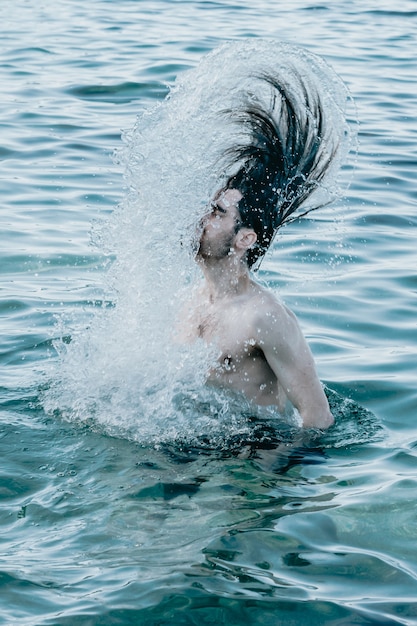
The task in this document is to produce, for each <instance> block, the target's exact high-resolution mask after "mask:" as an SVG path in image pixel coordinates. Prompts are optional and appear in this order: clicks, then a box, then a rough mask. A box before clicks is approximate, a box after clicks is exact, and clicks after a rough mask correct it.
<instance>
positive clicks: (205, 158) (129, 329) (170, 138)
mask: <svg viewBox="0 0 417 626" xmlns="http://www.w3.org/2000/svg"><path fill="white" fill-rule="evenodd" d="M264 72H272V73H274V74H276V75H278V76H279V75H282V76H283V77H285V81H286V84H287V85H288V86H289V88H290V89H291V90H292V91H293V93H297V91H298V92H299V90H300V85H299V83H298V82H297V80H298V79H297V76H299V75H301V76H303V80H305V82H306V83H307V84H311V86H312V87H313V88H315V89H318V90H319V91H320V93H322V94H323V102H324V105H325V111H326V116H327V118H328V127H329V128H332V129H333V132H335V133H336V134H337V135H338V136H339V137H340V138H341V139H342V142H343V146H345V147H346V148H345V149H343V150H341V152H340V155H339V157H338V159H335V162H334V164H333V171H332V172H330V175H329V179H328V183H327V184H326V185H323V186H322V187H321V188H320V189H319V190H318V191H317V192H315V193H317V194H321V196H322V197H320V201H323V200H325V199H326V198H328V197H329V196H334V195H337V185H336V182H335V172H336V170H337V169H338V167H339V165H340V162H339V160H340V159H343V153H344V152H346V151H347V150H348V144H349V142H348V132H347V125H346V121H345V113H344V108H345V104H346V101H347V93H346V90H345V87H344V86H343V84H342V82H341V81H340V79H338V77H337V76H336V75H335V74H334V73H333V71H332V70H331V69H330V68H329V67H328V65H327V64H326V63H325V62H324V61H322V60H321V59H320V58H318V57H316V56H315V55H312V54H310V53H307V52H306V51H303V50H301V49H298V48H296V47H294V46H290V45H288V44H279V43H277V42H276V41H264V40H259V39H255V40H248V41H243V42H235V43H231V44H225V45H224V46H222V47H220V48H219V49H218V50H215V51H213V52H212V53H210V54H209V55H207V56H206V57H205V58H203V59H202V61H201V62H200V64H199V65H198V66H197V67H196V68H195V69H193V70H191V71H189V72H186V73H184V74H183V75H182V76H181V77H180V78H179V79H178V80H177V82H176V84H175V85H174V87H173V89H172V90H171V92H170V94H169V95H168V97H167V98H166V99H165V100H164V101H163V102H161V103H159V104H158V105H157V106H155V107H153V108H152V109H150V110H149V111H146V112H145V113H144V114H143V115H142V116H141V117H140V118H139V119H138V120H137V123H136V125H135V126H134V128H133V129H132V130H131V131H130V132H127V133H125V135H124V137H123V139H124V148H123V149H122V150H121V151H120V152H119V154H118V159H119V161H120V163H121V164H122V166H123V167H124V169H125V176H126V180H127V184H128V189H129V191H128V193H127V194H126V197H125V198H124V199H123V201H122V202H121V204H120V206H119V207H118V208H117V209H116V210H115V211H114V213H113V214H112V216H111V218H110V219H109V220H108V222H106V224H104V225H102V227H101V229H100V232H99V236H98V239H99V240H100V242H101V245H102V246H103V249H105V250H106V251H107V252H109V253H111V254H112V255H114V257H115V259H116V260H115V261H114V263H113V265H112V267H111V269H110V271H109V274H108V277H107V278H108V299H109V300H111V301H112V303H113V306H111V307H106V308H103V307H98V308H97V310H96V311H95V315H94V317H93V319H92V321H91V323H90V325H89V327H88V328H79V329H78V330H76V332H74V333H72V340H71V342H70V343H67V342H65V341H62V340H61V341H58V342H57V343H56V347H57V350H58V353H59V368H57V369H56V370H55V372H54V376H53V377H54V380H53V382H52V384H51V386H50V388H49V390H48V391H47V392H46V394H45V399H44V406H45V408H46V410H47V411H48V412H49V413H56V412H58V413H59V414H60V415H61V416H63V417H64V418H66V419H70V420H77V421H81V422H92V423H94V424H96V425H98V426H99V427H100V428H101V429H104V430H105V431H106V432H108V433H111V434H115V435H118V436H128V437H132V438H134V439H136V440H138V441H143V442H153V443H155V442H160V441H163V440H172V439H175V438H177V437H191V438H192V437H193V436H197V435H198V436H199V435H201V433H209V436H210V437H211V438H212V439H213V440H214V439H215V438H216V437H217V434H218V433H222V432H224V431H225V430H227V432H228V435H230V434H233V432H235V433H247V432H248V429H249V430H250V429H251V426H250V424H249V422H248V420H247V415H248V412H247V411H245V410H244V407H242V403H241V402H240V403H239V402H235V401H232V400H231V397H230V395H229V394H223V395H222V394H219V393H215V392H213V391H210V390H207V389H206V388H205V386H204V383H205V373H206V372H207V370H208V367H209V366H210V364H211V363H213V361H214V360H215V357H216V355H215V353H214V352H213V350H210V349H208V347H207V346H206V345H205V344H203V342H196V343H195V345H193V346H183V345H180V344H179V343H177V342H176V341H175V339H174V334H175V331H174V328H175V324H176V320H177V319H178V316H179V314H180V313H179V312H180V310H181V302H182V301H183V300H184V298H186V293H187V290H188V289H189V288H190V284H192V283H194V282H195V281H196V280H198V270H197V268H196V265H195V262H194V259H193V254H192V240H193V237H195V224H196V223H198V220H199V219H200V218H201V216H202V215H203V213H204V212H205V210H206V206H207V204H208V202H209V200H210V198H211V197H212V196H213V194H214V193H215V191H216V190H218V189H219V187H221V185H222V182H223V181H224V180H225V178H226V177H227V176H229V175H230V173H231V172H227V171H224V169H223V165H222V155H223V154H224V153H225V151H226V150H227V149H228V148H229V147H230V145H231V142H233V141H234V140H235V138H236V137H235V135H234V133H235V130H234V129H232V127H231V123H230V120H228V118H227V116H226V115H225V114H224V112H225V110H227V109H234V108H235V107H236V106H239V105H240V104H241V103H242V102H243V99H244V98H245V97H246V96H247V94H248V93H249V94H252V97H256V98H257V99H260V100H263V99H264V100H268V99H270V93H267V92H264V91H262V88H261V87H260V84H259V83H260V81H259V80H258V79H256V76H259V75H260V74H262V73H264ZM314 201H317V198H315V199H314ZM303 208H304V209H305V207H303ZM65 334H67V333H66V332H65V330H64V331H63V332H62V335H63V336H64V335H65ZM250 412H251V413H252V414H253V408H252V409H251V411H250ZM245 415H246V417H245Z"/></svg>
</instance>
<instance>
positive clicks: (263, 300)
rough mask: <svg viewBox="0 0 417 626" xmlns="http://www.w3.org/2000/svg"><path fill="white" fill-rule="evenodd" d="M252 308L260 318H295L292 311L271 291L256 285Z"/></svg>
mask: <svg viewBox="0 0 417 626" xmlns="http://www.w3.org/2000/svg"><path fill="white" fill-rule="evenodd" d="M251 304H252V306H253V308H254V311H256V313H257V314H258V315H259V316H260V317H265V318H269V317H271V316H272V317H286V316H288V315H289V316H290V317H294V314H293V313H292V311H291V310H290V309H289V308H288V307H287V306H286V305H285V304H284V302H282V300H280V299H279V298H278V297H277V296H276V295H275V294H274V293H273V292H272V291H271V290H270V289H266V288H265V287H263V286H262V285H259V284H257V283H254V289H253V297H252V303H251Z"/></svg>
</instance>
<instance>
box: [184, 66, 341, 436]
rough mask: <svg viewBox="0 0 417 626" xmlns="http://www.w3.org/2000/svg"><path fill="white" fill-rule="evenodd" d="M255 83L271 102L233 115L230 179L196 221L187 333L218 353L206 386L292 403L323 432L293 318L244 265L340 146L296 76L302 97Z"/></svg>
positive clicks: (315, 383) (312, 377)
mask: <svg viewBox="0 0 417 626" xmlns="http://www.w3.org/2000/svg"><path fill="white" fill-rule="evenodd" d="M258 78H259V80H261V81H262V82H263V84H264V86H265V85H267V86H268V87H269V88H270V90H271V94H272V95H271V99H270V102H271V105H270V107H269V108H265V106H264V105H263V104H261V103H260V102H259V101H256V99H254V98H253V96H252V97H251V98H250V100H248V102H247V104H246V105H245V106H244V107H242V108H241V109H239V110H238V111H235V112H232V117H233V119H234V120H235V121H236V122H237V123H238V125H239V129H240V132H241V141H240V143H238V145H237V146H235V147H234V148H232V149H230V150H228V151H227V154H226V156H227V157H232V159H231V160H232V166H234V168H235V173H234V174H232V175H230V176H229V177H228V178H227V179H226V182H225V184H224V185H223V186H222V187H221V189H220V191H218V192H217V193H216V195H215V197H214V200H213V202H212V205H211V207H210V211H209V212H208V213H207V214H206V215H205V216H204V217H203V218H202V221H201V224H200V231H199V232H200V237H199V242H198V250H197V254H196V259H197V261H198V263H199V264H200V265H201V268H202V271H203V274H204V283H203V286H202V288H201V291H200V293H199V297H198V303H197V304H196V305H195V306H194V307H193V309H192V314H191V316H190V320H189V324H190V327H189V330H190V334H191V336H193V337H201V338H203V339H204V340H205V341H207V343H209V344H211V345H214V346H215V347H216V349H217V350H218V352H219V355H220V357H219V362H218V365H217V367H214V368H213V369H212V371H211V372H210V374H209V382H210V383H212V384H216V385H220V386H222V387H225V388H230V389H232V390H234V391H237V392H240V393H242V394H243V395H244V396H245V397H246V398H247V399H248V400H250V401H252V402H254V403H255V404H257V405H261V406H276V407H277V410H278V411H284V410H285V408H286V406H287V404H288V402H290V403H291V404H292V405H293V407H295V408H296V409H297V411H298V413H299V415H300V418H301V421H302V424H303V426H304V427H306V428H328V427H329V426H331V425H332V424H333V421H334V420H333V416H332V414H331V412H330V409H329V405H328V402H327V398H326V396H325V394H324V391H323V388H322V385H321V383H320V381H319V379H318V377H317V373H316V369H315V365H314V361H313V357H312V354H311V352H310V350H309V347H308V345H307V343H306V340H305V339H304V337H303V334H302V332H301V330H300V327H299V325H298V322H297V320H296V318H295V316H294V314H293V313H292V312H291V311H290V310H289V309H288V308H287V307H286V306H284V305H283V304H282V303H280V302H279V301H278V300H277V299H276V298H275V297H274V296H273V295H272V294H271V293H269V292H268V291H267V290H266V289H264V288H263V287H262V286H261V285H259V284H258V283H257V282H256V281H255V280H254V279H253V277H252V276H251V274H250V268H252V267H253V266H254V265H255V264H256V263H257V262H258V263H259V260H260V259H262V257H263V255H264V254H265V252H266V250H267V249H268V247H269V246H270V244H271V242H272V240H273V237H274V234H275V233H276V231H277V229H278V228H279V227H280V226H282V224H284V223H287V222H288V221H291V220H292V219H294V218H291V219H290V216H292V215H293V214H294V212H295V211H296V210H297V209H298V208H299V207H300V206H301V205H302V203H303V202H304V201H305V200H306V198H307V197H309V196H310V195H311V193H312V192H313V191H315V190H316V189H317V188H318V187H319V185H320V183H321V181H322V179H323V177H324V175H325V173H326V171H327V170H328V168H329V166H330V164H331V161H332V159H333V157H334V156H335V154H336V152H337V149H338V144H337V142H336V141H334V139H333V138H332V137H333V136H332V135H331V134H329V132H328V128H327V126H326V117H325V115H324V114H323V106H322V103H321V100H320V97H319V94H318V93H313V94H311V93H309V92H308V89H307V87H306V85H305V84H304V82H303V80H304V79H303V77H302V76H299V77H298V80H299V85H300V86H301V89H300V90H299V91H298V94H297V96H298V99H297V97H296V96H295V95H294V93H291V92H290V90H289V89H287V88H286V86H285V84H283V83H282V82H280V83H279V82H278V81H277V80H276V79H275V78H274V77H271V76H267V75H264V76H261V77H258ZM300 93H302V95H303V97H302V101H301V102H300V97H299V96H300ZM229 113H231V112H230V111H229ZM236 168H237V169H236ZM314 208H317V207H314ZM308 210H312V208H311V207H310V209H308Z"/></svg>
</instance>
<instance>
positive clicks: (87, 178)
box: [0, 0, 417, 626]
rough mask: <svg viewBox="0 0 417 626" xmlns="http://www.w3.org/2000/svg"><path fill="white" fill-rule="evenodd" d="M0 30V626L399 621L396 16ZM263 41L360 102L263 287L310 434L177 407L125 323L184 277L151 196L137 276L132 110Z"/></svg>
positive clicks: (413, 99)
mask: <svg viewBox="0 0 417 626" xmlns="http://www.w3.org/2000/svg"><path fill="white" fill-rule="evenodd" d="M0 16H1V23H2V46H1V48H0V55H1V64H0V77H1V85H2V87H1V90H2V96H3V97H2V98H1V100H0V107H1V120H2V141H1V146H0V159H1V187H2V199H3V206H2V211H1V213H0V215H1V218H0V219H1V228H2V233H3V237H2V246H1V252H0V254H1V257H0V258H1V267H2V285H1V286H2V299H1V322H0V329H1V334H2V350H1V365H2V368H1V379H0V394H1V395H0V399H1V407H2V411H1V427H0V438H1V445H2V466H1V475H0V494H1V505H2V506H1V529H2V539H1V542H2V548H1V574H0V585H1V595H0V607H1V610H0V623H4V624H19V625H21V624H25V625H27V624H33V625H54V626H57V625H67V624H68V625H71V626H72V625H75V624H82V625H83V626H85V625H87V624H94V625H100V626H101V625H112V624H123V625H125V624H138V625H155V626H156V624H164V625H165V624H175V625H177V624H178V625H188V624H190V625H191V624H199V625H201V624H233V625H241V624H242V625H243V624H253V625H256V626H257V625H264V624H268V626H269V625H270V624H297V625H298V624H300V625H304V624H338V625H341V624H344V625H351V624H414V623H417V602H416V598H417V582H416V575H417V550H416V547H415V537H416V527H417V516H416V504H415V500H416V495H417V481H416V467H417V462H416V451H417V435H416V434H415V415H416V403H417V402H416V401H417V393H416V366H415V353H416V347H417V333H416V330H417V322H416V315H415V311H416V293H417V282H416V272H415V262H416V253H415V239H416V227H417V218H416V192H415V184H414V176H415V174H414V172H415V169H416V161H417V153H416V130H415V123H414V121H415V110H416V104H417V95H416V90H415V76H416V70H417V62H416V57H415V39H416V38H415V33H416V19H417V4H416V2H415V1H412V0H408V1H405V2H403V3H401V4H396V5H394V4H393V3H392V2H388V1H387V0H382V1H380V2H378V3H377V4H376V3H371V2H359V1H358V0H353V1H350V2H347V1H346V2H345V1H344V0H341V1H340V2H337V3H336V2H335V3H332V4H330V3H328V4H327V5H326V4H323V3H322V4H315V3H313V2H308V1H306V0H297V1H295V2H282V3H279V4H278V3H277V4H272V3H269V2H263V1H259V2H257V3H249V2H247V1H246V0H244V1H242V2H235V3H231V2H227V3H226V2H196V1H189V2H176V1H172V0H171V1H170V2H168V1H167V2H163V1H155V2H151V1H150V0H149V1H139V0H136V1H133V0H130V1H128V0H119V1H118V2H115V1H113V2H112V1H109V0H92V1H91V2H88V3H83V2H81V1H80V0H62V1H61V2H58V3H57V2H52V1H51V0H41V1H39V2H34V1H33V0H26V1H24V0H16V1H15V2H13V3H12V2H9V1H8V0H5V1H4V2H3V3H2V4H1V5H0ZM258 37H268V38H274V39H275V38H276V39H279V40H283V41H287V42H291V43H295V44H301V45H304V46H305V47H306V48H307V49H308V50H309V51H311V52H313V53H316V54H320V55H322V56H323V57H324V58H325V60H326V61H327V62H329V63H330V64H331V65H332V67H333V68H334V69H335V71H336V72H337V73H338V74H339V75H340V76H341V77H342V78H343V80H344V82H345V83H346V85H347V86H348V88H349V90H350V93H351V95H352V97H353V99H354V102H355V107H356V110H353V111H352V110H351V111H350V113H349V115H350V116H351V120H352V125H353V126H358V129H357V130H358V147H357V154H356V156H355V155H354V154H353V155H352V157H351V159H350V160H349V161H348V163H347V165H346V166H345V168H344V169H343V171H342V183H343V184H344V185H345V186H346V185H347V184H348V182H350V186H349V188H348V190H347V191H346V193H345V196H344V198H343V199H341V200H339V201H338V202H337V203H335V204H334V206H333V207H329V208H326V209H325V210H323V211H322V212H318V213H317V214H314V215H312V217H311V218H310V219H308V220H305V221H304V222H303V223H300V224H294V225H293V226H291V227H289V228H287V229H285V230H284V231H283V232H282V233H281V235H280V236H279V237H278V238H277V240H276V242H275V245H274V249H273V250H272V251H271V254H270V255H269V256H268V258H267V259H266V260H265V262H264V264H263V266H262V270H261V272H260V278H261V280H265V281H267V282H268V284H269V285H270V287H271V288H272V289H273V290H274V291H275V292H276V293H277V294H278V295H279V296H280V297H282V298H283V299H284V300H285V302H286V303H287V304H288V305H289V306H290V307H291V308H292V309H293V310H294V311H295V313H296V314H297V316H298V318H299V320H300V323H301V325H302V327H303V329H304V332H305V334H306V336H307V337H308V339H309V342H310V345H311V347H312V349H313V351H314V353H315V356H316V360H317V366H318V370H319V374H320V378H321V379H322V381H323V382H324V383H325V384H326V386H327V389H328V394H329V397H330V400H331V403H332V406H333V408H334V411H335V413H336V418H337V419H336V425H335V427H334V428H333V429H331V430H330V431H329V432H328V433H326V435H324V436H322V437H318V436H317V437H315V436H311V437H310V436H309V437H307V436H305V437H300V436H299V433H297V432H296V431H294V430H293V429H291V428H289V427H285V424H283V423H282V424H279V423H278V422H277V420H274V419H270V418H268V417H267V416H261V418H259V419H255V418H254V417H253V416H252V418H251V419H249V418H248V417H247V416H245V414H244V412H243V413H242V414H239V411H237V410H236V407H234V406H233V405H232V404H231V403H229V404H228V403H226V402H225V401H224V399H222V398H218V397H207V396H206V395H205V392H204V391H203V390H202V389H200V390H198V391H199V393H198V394H196V393H195V387H194V388H193V390H192V394H188V391H187V389H186V388H181V389H179V391H178V390H177V391H178V393H177V394H176V395H175V396H174V395H173V393H172V388H171V387H170V384H171V383H172V376H174V374H173V370H172V369H170V368H172V362H171V361H170V359H169V357H170V356H172V355H170V354H168V353H165V352H164V353H163V354H161V353H158V352H157V351H156V352H155V351H153V348H154V347H155V345H157V344H155V342H156V341H162V340H163V338H164V337H163V336H162V337H156V338H154V337H153V336H152V337H153V339H152V342H150V341H149V336H150V335H149V333H148V330H149V329H148V327H146V328H143V327H142V328H141V327H140V324H138V322H137V318H138V317H139V318H140V315H139V313H142V312H143V311H144V310H146V311H147V313H148V318H146V319H149V315H150V314H153V317H154V318H155V320H156V321H158V320H159V319H162V320H163V319H166V317H165V318H164V317H163V316H164V315H165V316H166V315H168V313H167V312H166V311H165V305H166V304H167V297H166V295H164V294H163V293H162V292H161V291H158V289H154V291H153V292H152V293H150V292H147V291H146V289H147V288H148V287H149V282H150V279H151V278H152V279H153V274H152V272H155V271H156V269H157V268H158V267H161V268H162V269H163V270H164V271H163V272H162V273H164V272H166V273H167V275H168V276H169V277H172V272H174V274H175V272H178V276H179V277H181V276H180V274H181V270H180V268H179V267H174V268H171V267H168V266H167V265H166V264H167V258H168V259H169V258H170V257H166V256H165V255H166V247H168V246H166V247H164V244H166V243H167V242H169V239H166V237H168V234H167V233H166V232H165V231H164V227H166V225H167V223H168V222H167V221H166V220H168V210H169V209H171V208H172V211H175V212H176V213H175V214H174V215H175V216H178V219H185V217H184V216H185V215H186V213H187V206H188V205H187V203H186V202H185V201H184V198H185V199H186V200H187V202H188V201H189V197H188V196H187V193H188V191H187V190H185V189H181V188H180V189H179V190H178V189H176V190H175V189H172V188H171V187H169V186H167V187H166V188H164V187H163V185H161V187H160V188H158V189H155V207H156V209H157V211H156V213H155V215H156V216H162V218H163V216H164V213H163V212H164V211H167V215H166V220H165V219H164V218H163V219H162V220H161V228H162V230H161V237H160V240H161V245H156V248H155V250H154V255H153V256H152V259H154V261H153V263H154V264H153V265H152V264H150V265H149V266H147V267H146V271H142V270H143V268H142V267H141V265H140V263H139V261H138V259H139V260H141V259H142V258H143V255H142V252H141V251H142V249H143V250H145V251H146V250H147V249H148V248H153V247H155V241H154V240H151V241H149V238H148V235H147V231H146V229H143V230H138V229H137V228H136V226H137V224H136V223H135V222H134V221H132V220H133V219H134V200H132V197H131V194H130V193H129V188H130V186H131V183H132V180H134V179H135V176H136V173H135V172H136V170H135V168H136V166H137V164H136V163H135V155H134V150H133V152H132V142H133V147H135V146H138V145H139V144H137V143H136V144H135V142H138V141H139V140H140V138H138V136H137V135H136V134H135V133H136V131H134V132H132V128H133V127H134V126H135V123H136V118H137V116H138V114H141V113H143V112H144V111H145V110H146V109H148V108H149V107H152V106H154V105H156V103H158V102H161V101H162V100H163V99H164V97H165V96H166V95H167V93H168V89H169V86H170V85H172V84H173V82H174V80H175V77H176V76H177V75H181V74H182V73H183V72H184V71H185V70H187V69H190V68H194V67H195V66H196V65H197V63H198V62H199V61H200V59H201V58H202V56H203V55H204V54H206V53H207V52H209V51H210V50H212V49H213V48H215V47H217V46H218V45H220V44H221V43H223V42H224V41H225V40H228V39H238V40H239V39H243V38H258ZM209 81H210V76H207V83H208V84H209ZM356 120H357V122H358V124H357V123H356ZM139 127H140V123H139ZM122 134H123V135H124V137H125V139H124V140H122ZM157 139H158V142H156V148H155V149H160V150H161V151H163V153H164V154H170V153H169V150H173V149H174V148H175V145H178V144H174V139H177V138H174V139H173V138H172V137H171V138H169V137H166V138H165V143H164V144H163V145H161V141H162V139H163V137H162V136H161V135H160V136H158V137H157ZM183 139H184V141H186V140H187V138H186V137H185V138H183ZM188 140H189V139H188ZM129 142H130V143H129ZM126 145H127V146H130V148H129V149H127V150H126V149H124V151H123V146H126ZM184 145H185V144H182V145H181V146H179V147H178V149H179V150H181V149H182V150H184ZM159 146H160V147H159ZM121 150H122V153H121V155H120V154H119V156H118V157H117V158H114V151H119V152H120V151H121ZM185 152H186V151H184V153H185ZM202 156H204V155H202ZM203 161H204V159H202V161H201V162H203ZM138 167H142V168H143V164H142V165H141V164H139V165H138ZM145 167H146V165H145ZM126 169H128V170H129V171H130V174H129V173H128V175H127V176H126V175H124V174H126ZM145 172H146V169H145ZM148 174H149V177H150V178H149V180H152V176H155V172H154V171H152V172H151V171H149V172H148ZM178 175H179V174H178ZM184 176H185V174H184ZM165 191H166V193H165ZM156 200H157V201H158V202H156ZM158 212H159V213H158ZM169 215H170V216H171V217H172V215H171V213H169ZM170 219H171V218H170ZM174 222H175V221H174V220H173V221H172V223H173V224H174ZM169 223H171V222H169ZM132 226H135V228H133V227H132ZM115 256H117V260H116V261H115ZM129 264H130V265H129ZM127 267H131V271H130V272H129V271H127V270H126V268H127ZM158 280H163V278H160V277H159V278H158ZM171 282H173V281H172V280H171ZM161 284H162V283H161ZM135 285H137V286H138V292H139V291H140V289H141V290H142V292H141V293H142V295H143V294H144V295H145V297H143V298H142V300H141V301H140V302H139V299H138V297H137V296H136V295H135V293H136V290H135ZM157 286H160V285H159V283H157ZM171 287H172V285H168V286H167V289H168V291H169V289H170V288H171ZM139 288H140V289H139ZM164 293H165V292H164ZM164 298H165V299H164ZM115 304H116V306H114V305H115ZM162 305H163V306H162ZM136 313H137V314H138V315H136ZM109 316H110V317H109ZM160 316H162V317H160ZM151 317H152V315H151ZM108 319H110V321H108ZM138 325H139V327H138ZM110 331H111V332H110ZM62 338H63V339H64V341H62ZM66 346H68V350H69V352H68V353H67V354H66V353H65V350H66ZM73 346H74V348H73ZM195 358H197V357H195ZM193 364H194V361H191V362H188V361H187V360H186V358H185V357H184V362H183V366H184V368H188V369H189V370H190V371H191V369H192V366H193ZM164 366H166V367H165V369H164ZM187 371H188V370H187ZM158 372H159V375H160V379H161V380H160V383H161V384H160V389H158V393H157V395H155V396H151V395H149V394H148V396H147V397H144V396H143V395H141V393H140V389H141V384H142V382H143V381H144V380H146V381H151V382H152V380H153V379H152V375H153V374H155V373H156V374H155V375H158ZM167 372H168V374H167ZM197 382H198V381H197ZM193 384H196V381H194V380H193ZM138 390H139V391H138ZM187 394H188V395H187ZM156 400H157V401H156ZM174 409H175V410H174Z"/></svg>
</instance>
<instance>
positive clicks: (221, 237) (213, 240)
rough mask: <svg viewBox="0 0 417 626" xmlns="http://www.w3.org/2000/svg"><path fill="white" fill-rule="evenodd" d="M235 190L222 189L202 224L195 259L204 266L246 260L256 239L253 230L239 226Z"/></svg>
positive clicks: (238, 200) (239, 196)
mask: <svg viewBox="0 0 417 626" xmlns="http://www.w3.org/2000/svg"><path fill="white" fill-rule="evenodd" d="M241 201H242V194H241V193H240V191H239V190H238V189H223V190H221V191H219V192H218V193H217V194H216V196H215V197H214V199H213V202H212V203H211V206H210V211H209V212H208V213H207V214H206V215H205V216H204V217H203V219H202V220H201V236H200V242H199V249H198V252H197V257H198V258H200V259H202V260H203V261H205V262H209V261H220V260H222V259H224V258H226V257H229V256H231V255H234V256H235V258H236V259H238V260H241V259H246V254H247V252H248V250H250V249H251V247H252V246H253V245H254V244H255V242H256V239H257V236H256V233H255V231H254V229H253V228H251V227H247V226H245V225H244V224H243V223H242V219H241V216H240V211H239V205H240V202H241Z"/></svg>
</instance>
